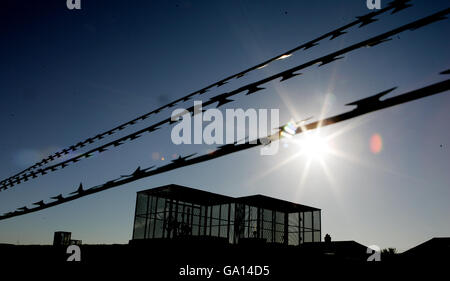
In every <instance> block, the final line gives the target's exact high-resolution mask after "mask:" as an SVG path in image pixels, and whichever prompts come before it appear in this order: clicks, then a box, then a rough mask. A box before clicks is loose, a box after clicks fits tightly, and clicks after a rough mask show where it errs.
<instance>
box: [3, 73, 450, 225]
mask: <svg viewBox="0 0 450 281" xmlns="http://www.w3.org/2000/svg"><path fill="white" fill-rule="evenodd" d="M395 89H396V87H394V88H391V89H388V90H386V91H383V92H380V93H378V94H375V95H372V96H370V97H367V98H364V99H360V100H357V101H354V102H350V103H348V104H347V105H351V106H356V107H355V108H354V109H353V110H350V111H347V112H344V113H341V114H338V115H334V116H331V117H328V118H324V119H321V120H317V121H314V122H311V123H308V124H306V125H302V126H300V127H298V128H297V129H296V130H295V134H300V133H302V132H305V131H308V130H314V129H317V128H321V127H325V126H329V125H332V124H336V123H339V122H343V121H346V120H349V119H352V118H356V117H358V116H361V115H365V114H368V113H371V112H375V111H378V110H382V109H385V108H388V107H392V106H396V105H400V104H403V103H407V102H411V101H413V100H418V99H422V98H425V97H428V96H432V95H436V94H439V93H443V92H445V91H448V90H450V79H447V80H444V81H441V82H438V83H435V84H432V85H428V86H425V87H423V88H420V89H416V90H413V91H410V92H407V93H404V94H400V95H397V96H394V97H391V98H387V99H385V100H382V101H380V98H381V97H382V96H384V95H386V94H388V93H390V92H392V91H393V90H395ZM281 132H282V129H279V130H278V131H277V132H276V133H274V134H272V135H269V136H267V137H264V138H258V139H257V140H256V141H251V142H246V143H242V144H239V143H238V142H234V143H231V144H225V145H222V146H219V147H217V149H216V150H215V151H213V152H211V153H206V154H202V155H200V156H196V157H193V156H195V155H197V154H196V153H194V154H189V155H186V156H183V157H181V156H179V158H178V159H175V160H172V162H171V163H169V164H166V165H163V166H160V167H157V168H155V166H150V167H148V168H145V169H141V168H140V167H138V168H137V169H136V170H135V171H134V172H132V173H131V174H130V175H125V176H120V177H118V178H116V179H113V180H110V181H107V182H105V183H103V184H100V185H96V186H93V187H91V188H89V189H84V187H83V184H82V183H80V185H79V186H78V188H77V189H76V190H75V191H74V192H71V193H69V196H66V197H64V196H63V195H62V194H59V195H57V196H54V197H51V198H50V199H53V200H55V201H53V202H49V203H45V202H44V200H41V201H38V202H35V203H33V204H32V205H33V206H36V207H28V206H24V207H21V208H18V209H17V210H15V211H12V212H8V213H5V214H3V215H1V216H0V220H5V219H8V218H12V217H17V216H21V215H25V214H28V213H32V212H37V211H40V210H43V209H47V208H50V207H53V206H57V205H61V204H63V203H66V202H69V201H73V200H76V199H79V198H81V197H84V196H87V195H91V194H94V193H98V192H101V191H104V190H107V189H110V188H113V187H117V186H121V185H124V184H127V183H130V182H134V181H137V180H139V179H143V178H147V177H151V176H154V175H157V174H161V173H164V172H168V171H172V170H176V169H179V168H182V167H185V166H190V165H194V164H198V163H202V162H206V161H210V160H213V159H216V158H219V157H222V156H225V155H229V154H232V153H236V152H239V151H243V150H247V149H250V148H254V147H257V146H260V145H267V144H268V143H270V142H273V141H278V140H279V139H280V138H281Z"/></svg>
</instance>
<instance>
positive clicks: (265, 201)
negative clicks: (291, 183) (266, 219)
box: [236, 194, 320, 213]
mask: <svg viewBox="0 0 450 281" xmlns="http://www.w3.org/2000/svg"><path fill="white" fill-rule="evenodd" d="M236 202H239V203H244V204H247V205H252V206H256V207H261V208H266V209H271V210H274V209H276V210H278V211H281V212H286V213H294V212H307V211H319V210H320V209H318V208H314V207H310V206H306V205H301V204H297V203H294V202H290V201H285V200H281V199H277V198H273V197H269V196H265V195H261V194H257V195H251V196H245V197H239V198H236Z"/></svg>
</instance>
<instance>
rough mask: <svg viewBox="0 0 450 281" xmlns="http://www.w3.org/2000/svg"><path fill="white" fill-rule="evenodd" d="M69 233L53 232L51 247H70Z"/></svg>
mask: <svg viewBox="0 0 450 281" xmlns="http://www.w3.org/2000/svg"><path fill="white" fill-rule="evenodd" d="M71 236H72V233H71V232H66V231H55V234H54V235H53V246H67V245H70V237H71Z"/></svg>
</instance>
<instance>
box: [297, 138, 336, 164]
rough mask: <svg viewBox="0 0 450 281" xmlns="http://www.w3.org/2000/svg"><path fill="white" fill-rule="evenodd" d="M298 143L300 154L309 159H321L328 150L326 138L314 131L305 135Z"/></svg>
mask: <svg viewBox="0 0 450 281" xmlns="http://www.w3.org/2000/svg"><path fill="white" fill-rule="evenodd" d="M298 145H299V146H300V149H301V150H302V154H304V155H305V156H306V157H308V158H309V159H311V160H323V158H324V157H325V156H326V154H327V153H329V151H330V147H329V146H328V141H327V139H326V138H324V137H321V136H320V135H319V134H318V133H315V132H314V133H310V134H307V135H305V136H304V138H303V139H302V140H299V141H298Z"/></svg>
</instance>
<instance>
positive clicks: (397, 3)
mask: <svg viewBox="0 0 450 281" xmlns="http://www.w3.org/2000/svg"><path fill="white" fill-rule="evenodd" d="M410 1H411V0H393V1H392V2H390V3H388V5H387V7H385V8H383V9H380V10H377V11H373V12H370V13H368V14H366V15H363V16H357V17H356V18H357V20H354V21H352V22H350V23H348V24H346V25H344V26H341V27H339V28H337V29H335V30H332V31H330V32H328V33H325V34H323V35H321V36H319V37H317V38H315V39H313V40H311V41H309V42H307V43H303V44H301V45H299V46H297V47H295V48H293V49H291V50H289V51H286V52H283V53H282V54H281V55H277V56H275V57H273V58H270V59H268V60H266V61H264V62H262V63H260V64H258V65H255V66H253V67H250V68H248V69H246V70H244V71H241V72H239V73H236V74H233V75H231V76H228V77H226V78H224V79H222V80H219V81H217V82H215V83H213V84H211V85H209V86H207V87H204V88H202V89H200V90H197V91H195V92H193V93H190V94H188V95H186V96H184V97H181V98H179V99H176V100H174V101H172V102H170V103H168V104H166V105H163V106H161V107H159V108H157V109H155V110H152V111H150V112H148V113H146V114H144V115H141V116H139V117H136V118H135V119H132V120H131V121H127V122H125V123H122V124H121V125H118V126H116V127H114V128H113V129H110V130H108V131H104V132H103V133H99V134H97V135H95V136H94V137H89V138H87V139H85V140H84V141H80V142H78V143H77V144H74V145H71V146H69V147H67V148H64V149H62V150H61V151H58V152H55V153H53V154H51V155H49V156H47V157H46V158H44V159H42V160H41V161H39V162H37V163H35V164H34V165H32V166H30V167H28V168H26V169H24V170H22V171H20V172H18V173H16V174H14V175H12V176H10V177H8V178H5V179H3V180H1V181H0V185H3V187H2V188H0V190H1V189H4V186H5V185H4V184H5V183H7V182H8V183H11V180H12V179H14V180H17V179H18V177H19V176H21V175H23V174H24V173H27V172H30V171H33V170H36V169H37V168H40V167H42V166H45V165H47V164H49V163H51V162H53V161H54V160H56V159H59V158H61V157H63V156H64V155H68V154H69V153H70V152H75V151H77V150H79V149H80V148H83V147H84V146H86V145H89V144H92V143H94V142H97V141H99V140H101V139H103V138H105V137H108V136H111V135H113V134H115V133H116V132H119V131H122V130H124V129H125V128H126V127H129V126H133V125H135V124H137V123H139V122H141V121H144V120H145V119H147V118H148V117H150V115H152V114H158V113H159V112H161V111H162V110H163V109H165V108H171V107H173V106H175V104H177V103H179V102H186V101H188V100H189V99H191V98H192V97H193V96H195V95H201V94H204V93H206V92H207V91H208V90H209V89H211V88H213V87H220V86H222V85H224V84H226V83H228V81H229V80H231V79H234V78H240V77H243V76H245V75H247V74H248V73H250V72H252V71H254V70H257V69H260V68H263V67H265V66H267V65H268V64H270V63H272V62H274V61H277V60H280V59H281V58H284V57H285V56H286V55H288V54H289V55H291V54H293V53H294V52H297V51H299V50H301V49H303V50H307V49H309V48H312V47H314V46H316V45H318V44H319V42H320V41H322V40H324V39H325V38H328V37H330V40H333V39H335V38H337V37H339V36H341V35H343V34H345V33H347V32H346V31H345V30H347V29H349V28H350V27H353V26H355V25H358V24H359V25H360V26H359V28H361V27H363V26H366V25H368V24H370V23H373V22H375V21H378V19H376V18H374V17H375V16H378V15H381V14H383V13H385V12H387V11H390V10H392V12H391V14H394V13H397V12H399V11H401V10H404V9H406V8H409V7H411V6H412V4H410V3H409V2H410ZM32 177H33V176H32ZM26 178H27V177H24V178H23V180H25V181H26ZM19 182H20V181H19ZM9 186H11V185H9Z"/></svg>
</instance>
